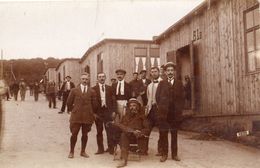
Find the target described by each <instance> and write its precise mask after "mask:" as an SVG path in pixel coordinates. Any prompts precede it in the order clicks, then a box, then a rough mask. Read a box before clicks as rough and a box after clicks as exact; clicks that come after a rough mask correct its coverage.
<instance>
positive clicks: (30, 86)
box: [29, 82, 34, 96]
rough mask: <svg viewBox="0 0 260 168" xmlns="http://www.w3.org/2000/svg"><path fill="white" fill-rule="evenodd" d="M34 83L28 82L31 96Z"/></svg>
mask: <svg viewBox="0 0 260 168" xmlns="http://www.w3.org/2000/svg"><path fill="white" fill-rule="evenodd" d="M33 87H34V84H33V83H32V82H31V83H30V84H29V89H30V96H33V90H34V88H33Z"/></svg>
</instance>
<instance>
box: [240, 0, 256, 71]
mask: <svg viewBox="0 0 260 168" xmlns="http://www.w3.org/2000/svg"><path fill="white" fill-rule="evenodd" d="M244 27H245V51H246V61H247V71H248V72H255V71H260V11H259V4H258V5H256V6H254V7H252V8H250V9H248V10H246V11H245V12H244Z"/></svg>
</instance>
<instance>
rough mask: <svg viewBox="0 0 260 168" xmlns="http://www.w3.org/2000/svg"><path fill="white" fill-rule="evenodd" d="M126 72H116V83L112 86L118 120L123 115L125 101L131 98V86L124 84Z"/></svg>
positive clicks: (119, 70) (120, 70) (121, 70)
mask: <svg viewBox="0 0 260 168" xmlns="http://www.w3.org/2000/svg"><path fill="white" fill-rule="evenodd" d="M125 74H126V71H125V70H123V69H118V70H116V75H117V83H115V84H113V85H112V88H113V93H114V96H115V98H116V104H117V109H116V112H117V114H119V119H121V118H122V116H123V115H124V114H123V113H124V108H125V106H126V103H127V101H128V100H129V99H130V98H131V97H132V89H131V85H129V84H128V83H127V82H125V80H124V78H125Z"/></svg>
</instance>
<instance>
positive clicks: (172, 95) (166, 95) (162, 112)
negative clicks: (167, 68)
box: [155, 79, 184, 121]
mask: <svg viewBox="0 0 260 168" xmlns="http://www.w3.org/2000/svg"><path fill="white" fill-rule="evenodd" d="M155 96H156V102H157V105H158V113H157V117H158V118H161V119H167V120H168V121H169V120H170V121H180V120H181V117H182V110H183V106H184V89H183V85H182V82H181V81H179V80H176V79H175V81H174V84H173V85H171V84H170V83H169V82H168V81H167V80H162V81H161V82H160V83H159V85H158V88H157V91H156V95H155Z"/></svg>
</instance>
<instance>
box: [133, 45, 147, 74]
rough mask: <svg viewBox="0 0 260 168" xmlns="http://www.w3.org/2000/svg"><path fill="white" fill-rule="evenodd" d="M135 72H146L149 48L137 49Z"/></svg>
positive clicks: (135, 50) (135, 51) (135, 52)
mask: <svg viewBox="0 0 260 168" xmlns="http://www.w3.org/2000/svg"><path fill="white" fill-rule="evenodd" d="M134 54H135V72H140V71H141V70H146V69H147V68H146V66H147V65H146V57H147V48H135V49H134Z"/></svg>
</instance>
